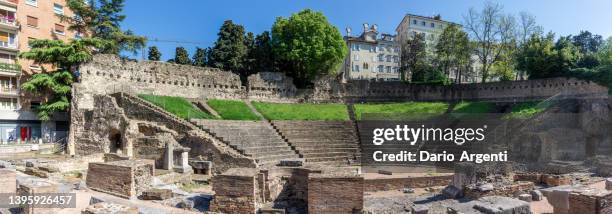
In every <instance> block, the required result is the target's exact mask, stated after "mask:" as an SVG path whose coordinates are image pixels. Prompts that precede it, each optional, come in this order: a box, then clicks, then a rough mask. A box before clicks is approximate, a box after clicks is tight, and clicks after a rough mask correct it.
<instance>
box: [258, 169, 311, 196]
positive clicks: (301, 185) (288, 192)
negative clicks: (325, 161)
mask: <svg viewBox="0 0 612 214" xmlns="http://www.w3.org/2000/svg"><path fill="white" fill-rule="evenodd" d="M310 173H320V171H318V170H311V169H305V168H273V169H270V170H268V171H266V172H265V174H266V182H265V184H266V186H265V191H266V192H265V196H266V201H278V200H300V201H304V202H306V201H307V200H308V175H310Z"/></svg>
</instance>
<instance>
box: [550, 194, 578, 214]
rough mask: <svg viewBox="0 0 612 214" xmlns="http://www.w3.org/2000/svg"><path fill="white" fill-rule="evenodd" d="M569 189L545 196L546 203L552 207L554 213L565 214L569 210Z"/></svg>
mask: <svg viewBox="0 0 612 214" xmlns="http://www.w3.org/2000/svg"><path fill="white" fill-rule="evenodd" d="M571 192H572V190H571V189H556V190H553V191H551V192H550V193H548V194H547V196H546V199H548V203H549V204H550V205H552V206H553V209H554V211H555V213H567V212H568V210H569V195H570V193H571Z"/></svg>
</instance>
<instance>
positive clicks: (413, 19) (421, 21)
mask: <svg viewBox="0 0 612 214" xmlns="http://www.w3.org/2000/svg"><path fill="white" fill-rule="evenodd" d="M449 25H459V24H456V23H453V22H449V21H445V20H442V19H441V17H440V16H439V15H437V16H433V17H427V16H419V15H413V14H406V16H404V18H403V19H402V21H401V22H400V23H399V25H398V26H397V28H395V32H396V33H397V40H398V43H399V44H400V46H401V45H404V44H405V43H406V40H408V39H409V38H412V37H413V36H415V35H417V34H422V35H424V38H425V44H426V46H427V52H428V54H433V52H434V49H435V46H436V44H437V42H438V39H439V38H440V35H441V34H442V32H444V29H445V28H446V27H447V26H449ZM472 58H474V57H472ZM474 62H475V63H477V61H474ZM472 67H474V68H476V67H477V65H475V64H474V66H472ZM471 73H473V72H471ZM409 78H410V74H408V75H407V79H409ZM449 79H450V80H451V81H452V82H456V81H455V80H456V79H457V75H456V73H455V72H451V73H450V75H449ZM476 81H478V77H477V76H473V74H472V76H470V75H464V76H462V78H461V80H460V81H458V82H460V83H470V82H476Z"/></svg>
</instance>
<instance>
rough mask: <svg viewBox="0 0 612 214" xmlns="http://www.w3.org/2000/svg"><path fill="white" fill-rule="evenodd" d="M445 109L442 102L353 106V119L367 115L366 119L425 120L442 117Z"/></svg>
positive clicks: (446, 106) (445, 105)
mask: <svg viewBox="0 0 612 214" xmlns="http://www.w3.org/2000/svg"><path fill="white" fill-rule="evenodd" d="M447 109H448V103H443V102H406V103H368V104H355V118H357V120H361V119H362V116H364V114H367V115H366V117H368V118H372V117H375V118H379V117H380V119H427V118H428V117H431V116H438V115H442V114H444V113H445V112H446V110H447ZM388 117H392V118H388ZM372 119H374V118H372Z"/></svg>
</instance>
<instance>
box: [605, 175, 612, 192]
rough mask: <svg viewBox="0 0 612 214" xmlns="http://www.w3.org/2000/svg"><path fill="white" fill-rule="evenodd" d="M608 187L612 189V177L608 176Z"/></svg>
mask: <svg viewBox="0 0 612 214" xmlns="http://www.w3.org/2000/svg"><path fill="white" fill-rule="evenodd" d="M606 189H607V190H612V178H606Z"/></svg>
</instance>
